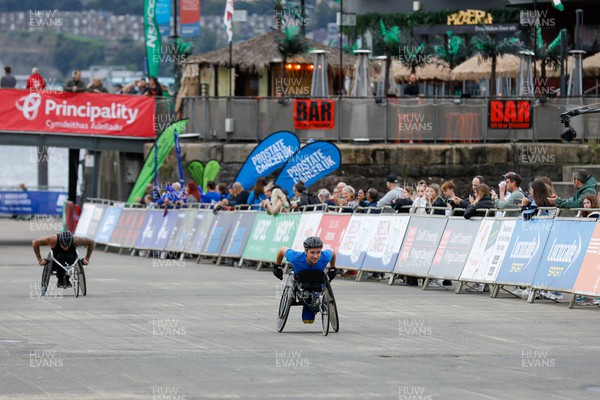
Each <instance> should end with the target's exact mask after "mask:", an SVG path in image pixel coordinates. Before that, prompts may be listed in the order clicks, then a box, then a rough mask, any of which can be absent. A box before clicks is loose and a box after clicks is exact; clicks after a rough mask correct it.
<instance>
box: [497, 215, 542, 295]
mask: <svg viewBox="0 0 600 400" xmlns="http://www.w3.org/2000/svg"><path fill="white" fill-rule="evenodd" d="M552 223H553V220H552V219H532V220H530V221H523V220H518V221H517V224H516V225H515V230H514V231H513V234H512V239H511V240H510V244H509V245H508V251H507V253H506V257H505V258H504V261H503V262H502V267H501V268H500V272H499V273H498V276H497V277H496V283H498V284H502V285H515V286H530V285H531V282H533V278H534V277H535V272H536V270H537V268H538V265H539V263H540V259H541V258H542V254H543V252H544V246H545V245H546V241H547V240H548V235H549V234H550V231H551V230H552Z"/></svg>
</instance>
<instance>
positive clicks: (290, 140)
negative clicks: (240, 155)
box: [235, 131, 300, 195]
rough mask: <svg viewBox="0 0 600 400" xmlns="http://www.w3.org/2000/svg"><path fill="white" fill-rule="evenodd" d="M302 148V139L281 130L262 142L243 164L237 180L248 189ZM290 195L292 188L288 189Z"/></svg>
mask: <svg viewBox="0 0 600 400" xmlns="http://www.w3.org/2000/svg"><path fill="white" fill-rule="evenodd" d="M299 148H300V140H298V137H297V136H296V135H294V134H293V133H292V132H288V131H279V132H275V133H273V134H271V135H269V136H267V137H266V138H265V139H264V140H263V141H262V142H260V143H259V144H258V145H257V146H256V148H255V149H254V150H252V153H250V155H249V156H248V158H247V159H246V162H244V165H242V168H241V169H240V172H238V175H237V177H236V178H235V182H239V183H241V184H242V186H243V187H244V188H246V189H249V188H251V187H253V186H254V184H255V183H256V180H257V179H258V178H259V177H261V176H269V175H270V174H271V173H273V172H275V171H276V170H278V169H279V168H281V167H282V166H283V165H284V164H285V163H286V162H287V161H288V160H289V159H290V157H292V156H293V155H294V154H295V153H296V152H297V151H298V149H299ZM288 191H289V193H290V195H291V193H292V190H291V188H290V189H288Z"/></svg>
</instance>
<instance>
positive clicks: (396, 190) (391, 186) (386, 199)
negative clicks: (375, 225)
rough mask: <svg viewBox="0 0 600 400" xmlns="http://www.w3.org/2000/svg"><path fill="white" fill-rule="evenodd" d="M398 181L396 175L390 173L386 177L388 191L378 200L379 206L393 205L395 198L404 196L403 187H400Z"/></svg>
mask: <svg viewBox="0 0 600 400" xmlns="http://www.w3.org/2000/svg"><path fill="white" fill-rule="evenodd" d="M398 183H399V181H398V177H397V176H396V175H388V177H387V178H385V185H386V188H387V190H388V192H387V193H386V194H385V196H383V197H382V198H381V199H380V200H379V201H378V202H377V207H385V206H391V205H392V201H393V200H396V199H399V198H400V197H402V188H400V187H398Z"/></svg>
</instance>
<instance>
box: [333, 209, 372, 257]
mask: <svg viewBox="0 0 600 400" xmlns="http://www.w3.org/2000/svg"><path fill="white" fill-rule="evenodd" d="M378 218H379V216H377V215H370V214H354V215H352V218H350V222H349V223H348V227H347V228H346V232H345V233H344V236H343V237H342V241H341V242H340V247H339V249H338V252H337V257H336V261H335V264H336V266H338V267H344V268H352V269H360V267H361V265H362V263H363V260H364V259H365V255H366V254H367V250H368V248H369V243H370V239H371V238H372V237H373V233H374V231H375V228H376V227H377V219H378Z"/></svg>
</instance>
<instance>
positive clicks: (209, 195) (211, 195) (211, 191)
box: [202, 181, 227, 204]
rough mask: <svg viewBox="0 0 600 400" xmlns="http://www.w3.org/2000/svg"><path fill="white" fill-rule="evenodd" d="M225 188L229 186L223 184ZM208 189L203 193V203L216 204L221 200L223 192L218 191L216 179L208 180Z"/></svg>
mask: <svg viewBox="0 0 600 400" xmlns="http://www.w3.org/2000/svg"><path fill="white" fill-rule="evenodd" d="M223 186H224V187H225V190H227V186H225V185H223ZM206 190H207V192H206V193H204V194H202V203H208V204H216V203H218V202H219V201H221V200H222V199H221V194H220V193H219V192H217V184H216V182H215V181H208V182H206Z"/></svg>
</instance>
